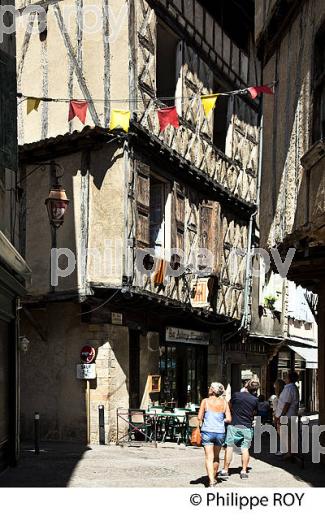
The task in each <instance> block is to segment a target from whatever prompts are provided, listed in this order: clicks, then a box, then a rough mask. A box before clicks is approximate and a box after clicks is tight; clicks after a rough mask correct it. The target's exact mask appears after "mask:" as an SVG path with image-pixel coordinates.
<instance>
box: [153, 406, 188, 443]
mask: <svg viewBox="0 0 325 520" xmlns="http://www.w3.org/2000/svg"><path fill="white" fill-rule="evenodd" d="M189 412H190V410H184V413H177V412H176V413H175V412H156V411H155V410H149V411H148V412H146V414H145V415H146V417H147V418H148V419H150V420H151V422H152V429H153V440H154V442H157V436H158V435H159V437H160V439H161V440H160V442H161V443H164V442H165V440H166V437H167V436H168V435H169V434H171V435H170V437H171V439H172V440H173V438H174V429H175V427H176V428H177V426H180V425H182V426H181V430H182V434H181V438H182V439H183V440H185V438H184V437H185V435H184V434H185V430H186V414H187V413H189Z"/></svg>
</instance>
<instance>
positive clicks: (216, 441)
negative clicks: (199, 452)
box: [201, 432, 226, 446]
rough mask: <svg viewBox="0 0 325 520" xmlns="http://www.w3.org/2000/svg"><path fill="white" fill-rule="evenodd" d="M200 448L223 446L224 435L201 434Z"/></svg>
mask: <svg viewBox="0 0 325 520" xmlns="http://www.w3.org/2000/svg"><path fill="white" fill-rule="evenodd" d="M201 438H202V446H223V445H224V443H225V438H226V434H225V433H213V432H201Z"/></svg>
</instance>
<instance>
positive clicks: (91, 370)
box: [77, 363, 97, 380]
mask: <svg viewBox="0 0 325 520" xmlns="http://www.w3.org/2000/svg"><path fill="white" fill-rule="evenodd" d="M96 377H97V376H96V365H95V364H94V363H93V364H91V365H88V364H82V365H77V379H86V380H87V379H96Z"/></svg>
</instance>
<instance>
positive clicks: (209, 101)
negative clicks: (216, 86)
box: [201, 94, 218, 117]
mask: <svg viewBox="0 0 325 520" xmlns="http://www.w3.org/2000/svg"><path fill="white" fill-rule="evenodd" d="M217 99H218V94H211V95H210V96H202V97H201V100H202V105H203V109H204V113H205V115H206V117H208V116H209V115H210V112H211V111H212V110H213V109H214V107H215V106H216V102H217Z"/></svg>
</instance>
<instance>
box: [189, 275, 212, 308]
mask: <svg viewBox="0 0 325 520" xmlns="http://www.w3.org/2000/svg"><path fill="white" fill-rule="evenodd" d="M208 282H209V278H201V279H200V280H193V281H192V284H191V288H192V294H193V297H192V298H191V305H192V307H207V306H209V302H208V295H209V288H208Z"/></svg>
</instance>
